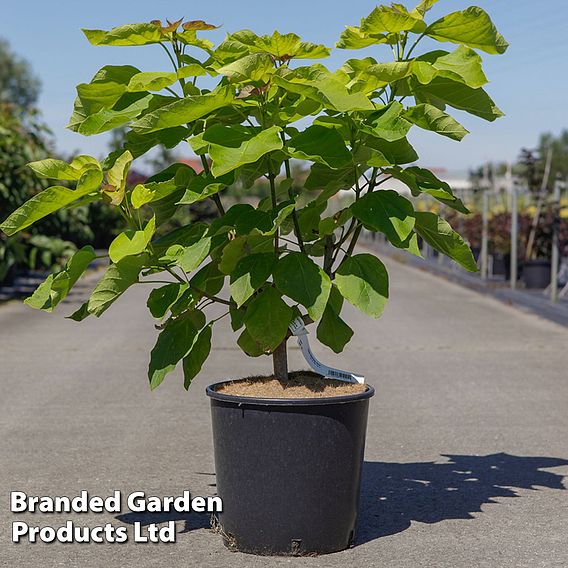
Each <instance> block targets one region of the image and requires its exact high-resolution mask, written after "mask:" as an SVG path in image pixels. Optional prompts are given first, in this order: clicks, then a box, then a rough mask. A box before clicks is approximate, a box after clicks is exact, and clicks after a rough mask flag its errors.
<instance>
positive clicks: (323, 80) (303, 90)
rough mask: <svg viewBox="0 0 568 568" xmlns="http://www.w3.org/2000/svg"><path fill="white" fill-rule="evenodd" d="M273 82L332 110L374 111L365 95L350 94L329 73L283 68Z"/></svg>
mask: <svg viewBox="0 0 568 568" xmlns="http://www.w3.org/2000/svg"><path fill="white" fill-rule="evenodd" d="M272 82H273V83H275V84H276V85H278V86H279V87H282V88H283V89H285V90H287V91H289V92H291V93H296V94H298V95H302V96H304V97H307V98H309V99H312V100H314V101H317V102H319V103H321V104H322V105H326V106H327V107H329V108H330V109H331V110H337V111H339V112H350V111H356V110H373V109H374V108H375V107H374V105H373V103H372V102H371V101H370V100H369V99H368V98H367V97H366V96H365V95H364V94H363V93H350V92H349V91H348V89H347V87H346V86H345V85H344V84H343V83H342V82H341V81H339V80H338V79H337V78H336V77H334V76H333V75H332V74H331V73H329V71H324V70H323V69H320V68H301V69H297V70H294V71H291V70H289V69H286V68H284V67H281V68H280V69H279V70H278V72H277V73H276V74H274V76H273V77H272Z"/></svg>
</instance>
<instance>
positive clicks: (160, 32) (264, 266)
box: [1, 0, 507, 388]
mask: <svg viewBox="0 0 568 568" xmlns="http://www.w3.org/2000/svg"><path fill="white" fill-rule="evenodd" d="M435 3H436V0H423V1H422V2H421V3H420V4H419V5H418V6H417V7H416V8H414V9H413V10H412V11H408V10H407V9H406V8H405V7H404V6H402V5H401V4H392V5H391V6H379V7H377V8H375V9H374V10H373V11H372V12H371V14H369V16H367V17H366V18H363V19H362V21H361V24H360V25H359V26H358V27H348V28H347V29H346V30H345V31H344V32H343V34H342V35H341V38H340V39H339V43H338V44H337V47H338V48H341V49H348V50H356V49H360V48H368V47H372V46H380V45H381V44H384V46H386V47H388V48H390V50H391V51H392V55H393V58H394V61H388V62H385V61H380V60H378V59H375V58H373V57H365V58H362V59H349V60H348V61H347V62H346V63H345V64H344V65H343V66H342V67H341V68H340V69H338V70H336V71H330V70H329V69H327V68H326V67H325V66H324V65H322V64H321V63H319V62H317V63H311V64H309V65H307V64H305V63H308V62H309V61H308V60H312V61H313V60H320V59H323V58H325V57H327V56H328V55H329V53H330V50H329V49H328V48H327V47H324V46H323V45H315V44H313V43H307V42H304V41H302V40H301V39H300V38H299V37H298V36H297V35H295V34H291V33H289V34H280V33H279V32H274V33H273V34H272V35H271V36H258V35H256V34H255V33H254V32H252V31H250V30H242V31H239V32H236V33H232V34H229V35H228V36H227V37H226V39H225V40H224V41H223V42H222V43H221V44H220V45H218V46H214V45H213V44H212V43H211V42H210V41H208V40H207V39H204V38H203V37H202V35H201V34H202V32H204V33H206V32H207V31H208V30H211V29H214V28H215V26H213V25H210V24H207V23H205V22H204V21H201V20H198V21H188V22H183V21H182V20H179V21H176V22H173V23H170V22H167V23H166V24H165V25H164V24H162V23H161V22H160V21H153V22H150V23H143V24H133V25H126V26H121V27H118V28H114V29H112V30H110V31H103V30H84V32H85V35H86V36H87V38H88V40H89V41H90V42H91V43H92V44H93V45H107V46H148V45H157V46H160V48H162V49H163V50H164V51H165V53H166V54H167V57H168V58H169V60H170V63H171V65H172V69H171V70H170V71H160V72H141V71H140V70H139V69H137V68H136V67H133V66H131V65H121V66H115V65H107V66H105V67H103V68H102V69H101V70H100V71H98V72H97V74H96V75H95V76H94V77H93V79H92V80H91V82H90V83H85V84H81V85H79V86H78V87H77V99H76V102H75V108H74V111H73V115H72V117H71V120H70V123H69V128H70V129H71V130H73V131H76V132H79V133H81V134H84V135H86V136H92V135H95V134H99V133H101V132H105V131H109V130H112V129H113V128H116V127H119V126H125V125H126V126H127V127H128V133H127V135H126V138H125V142H124V147H123V148H122V149H121V150H119V151H116V152H113V153H112V154H111V155H109V156H108V158H106V159H105V160H104V161H103V162H102V163H99V162H98V161H97V160H96V159H94V158H92V157H90V156H78V157H76V158H75V159H74V160H73V161H72V162H71V163H66V162H63V161H60V160H55V159H48V160H42V161H40V162H34V163H31V164H30V167H31V168H32V169H33V170H34V171H35V172H36V174H37V175H38V176H40V177H43V178H52V179H55V180H65V182H74V183H75V184H76V185H75V188H74V189H70V188H69V187H68V185H69V183H66V184H65V185H54V186H53V187H49V188H48V189H45V190H44V191H42V192H40V193H38V194H37V195H36V196H34V197H33V198H32V199H31V200H29V201H28V202H27V203H26V204H25V205H23V206H22V207H20V208H19V209H18V210H17V211H15V212H14V213H12V214H11V215H10V216H9V217H8V218H7V219H6V220H5V221H4V223H3V224H2V225H1V228H2V230H3V231H4V232H5V233H6V234H8V235H12V234H14V233H16V232H17V231H21V230H23V229H25V228H26V227H29V226H30V225H32V224H33V223H34V222H36V221H37V220H39V219H41V218H42V217H45V216H46V215H49V214H50V213H53V212H54V211H57V210H59V209H61V208H63V207H74V206H78V205H82V204H85V203H88V202H91V201H94V200H99V199H104V200H106V201H108V202H109V203H110V204H112V206H114V207H117V208H118V209H119V211H120V212H121V213H122V215H123V216H124V217H125V218H126V219H127V221H128V224H129V229H128V230H126V231H124V232H123V233H121V234H119V235H118V236H117V237H116V238H115V239H114V241H113V242H112V244H111V246H110V249H109V251H108V255H109V257H110V265H109V267H108V269H107V271H106V273H105V274H104V276H103V277H102V279H101V280H100V281H99V283H98V284H97V285H96V287H95V289H94V290H93V292H92V294H91V296H90V298H89V300H88V301H87V302H86V303H85V304H84V305H83V306H81V308H80V309H79V310H78V311H77V312H75V313H74V314H73V315H72V316H71V318H72V319H74V320H77V321H80V320H83V319H85V318H86V317H88V316H91V315H94V316H97V317H98V316H100V315H102V314H103V312H105V311H106V310H107V309H108V308H109V307H110V306H111V305H112V304H113V303H114V302H115V301H116V300H117V299H118V298H119V297H120V296H121V295H122V294H123V293H124V292H125V291H126V290H127V289H128V288H129V287H130V286H132V285H134V284H138V283H145V282H152V275H155V274H157V273H164V272H165V273H167V274H168V277H169V278H170V279H171V282H169V283H167V284H164V285H162V286H160V287H153V288H152V290H151V292H150V295H149V298H148V308H149V309H150V311H151V313H152V315H153V316H154V317H155V318H156V319H157V320H159V321H160V324H159V326H158V327H159V328H160V329H161V331H160V334H159V336H158V339H157V343H156V345H155V347H154V348H153V349H152V353H151V360H150V367H149V379H150V385H151V387H152V388H155V387H156V386H158V385H159V384H160V383H161V382H162V381H163V379H164V377H165V376H166V375H167V374H168V373H169V372H170V371H172V370H173V369H174V368H175V367H176V365H177V364H178V363H180V362H182V365H183V371H184V376H185V386H186V387H188V386H189V384H190V382H191V380H192V379H193V377H194V376H195V375H196V374H197V373H198V372H199V370H200V369H201V367H202V364H203V363H204V361H205V360H206V359H207V357H208V356H209V353H210V347H211V334H212V330H213V327H214V325H215V323H216V321H217V320H218V319H219V317H217V318H212V316H210V315H208V309H207V307H208V306H209V305H211V304H214V303H217V304H221V305H223V306H224V307H225V308H226V314H225V315H230V319H231V324H232V327H233V330H234V331H235V332H237V333H238V334H239V335H238V345H239V346H240V348H241V349H242V350H243V351H244V352H245V353H246V354H247V355H250V356H252V357H257V356H260V355H263V354H271V353H272V354H274V371H275V374H276V376H278V377H279V378H285V377H286V373H287V364H286V347H285V346H286V339H287V337H288V333H289V331H288V326H289V324H290V323H291V321H292V320H293V319H295V318H296V317H298V316H299V315H301V316H302V317H304V320H305V321H306V322H307V323H311V322H316V323H317V337H318V339H319V340H320V341H321V342H322V343H324V344H325V345H327V346H328V347H330V348H331V349H333V351H335V352H336V353H339V352H341V351H342V350H343V348H344V347H345V345H346V344H347V343H348V342H349V340H350V339H351V336H352V335H353V332H352V330H351V328H350V327H349V325H348V324H347V323H346V322H345V321H343V320H342V319H341V317H340V315H341V311H342V305H343V302H344V300H346V301H347V302H349V303H351V304H353V305H354V306H356V307H357V308H359V309H360V310H361V311H362V312H364V313H365V314H368V315H369V316H372V317H379V316H380V315H381V313H382V312H383V310H384V308H385V304H386V303H387V298H388V294H389V285H388V275H387V271H386V270H385V267H384V265H383V264H382V262H381V261H380V260H379V259H378V258H377V257H376V256H374V255H373V254H370V253H368V252H363V253H358V252H357V253H356V251H355V245H356V243H357V239H358V237H359V236H360V233H361V231H362V229H363V228H365V229H368V230H370V231H378V232H381V233H383V234H384V235H385V237H386V239H388V241H389V242H390V244H391V245H393V246H395V247H398V248H400V249H404V250H407V251H409V252H411V253H413V254H416V255H420V252H419V249H418V240H417V239H418V236H420V237H421V238H422V239H423V240H424V241H425V242H427V243H428V244H429V245H430V246H432V247H433V248H434V249H436V250H438V251H439V252H440V253H442V254H445V255H447V256H449V257H450V258H452V259H453V260H454V261H456V262H457V263H458V264H460V265H462V266H463V267H465V268H466V269H467V270H471V271H474V270H476V264H475V261H474V258H473V256H472V254H471V251H470V249H469V247H468V246H467V244H466V243H465V242H464V241H463V239H462V238H461V237H460V236H459V235H458V234H457V233H456V232H454V231H453V230H452V228H451V227H450V225H449V224H448V223H447V222H445V221H444V220H443V219H441V218H440V217H438V216H437V215H436V214H435V213H431V212H427V211H426V212H419V211H416V210H415V208H414V206H413V202H412V201H411V200H409V199H407V198H405V197H403V196H402V195H400V194H399V193H397V192H395V191H392V190H389V183H388V182H389V180H390V179H393V178H394V179H397V180H400V181H401V182H403V183H404V184H406V185H407V186H408V188H409V189H410V192H411V193H412V195H413V196H414V197H418V196H419V195H420V194H428V195H429V196H431V197H432V198H435V199H437V200H438V201H440V202H441V203H443V204H445V205H446V206H447V207H451V208H453V209H456V210H458V211H461V212H463V213H467V210H466V208H465V207H464V205H463V203H462V202H461V201H460V200H459V199H458V198H457V197H456V196H454V194H453V193H452V190H451V188H450V187H449V186H448V184H447V183H444V182H443V181H441V180H439V179H437V177H436V176H435V175H434V174H432V173H431V172H430V171H428V170H426V169H422V168H420V167H416V166H409V165H408V164H412V163H414V162H416V160H417V159H418V156H417V155H416V152H415V151H414V149H413V147H412V146H411V144H410V143H409V142H408V140H407V134H408V132H409V131H410V129H411V128H412V127H413V126H417V127H419V128H422V129H426V130H430V131H432V132H435V133H437V134H440V135H442V136H446V137H448V138H451V139H453V140H461V139H462V138H463V137H464V136H465V135H466V134H467V131H466V129H465V128H464V127H463V126H461V125H460V124H459V123H458V122H457V121H456V120H455V119H454V118H453V117H452V116H451V115H450V114H448V113H447V108H448V107H452V108H454V109H458V110H462V111H466V112H468V113H470V114H473V115H475V116H478V117H480V118H482V119H485V120H489V121H493V120H495V119H496V118H498V117H500V116H501V115H502V113H501V111H500V110H499V109H498V108H497V106H496V105H495V104H494V103H493V101H492V100H491V98H490V97H489V95H488V94H487V93H486V92H485V91H484V90H483V85H484V84H485V83H486V82H487V79H486V77H485V75H484V73H483V69H482V60H481V57H480V55H479V53H478V52H479V51H484V52H486V53H490V54H498V53H503V52H504V51H505V50H506V48H507V42H506V41H505V40H504V38H503V37H502V36H501V35H500V34H499V33H498V32H497V30H496V29H495V26H494V25H493V23H492V22H491V20H490V18H489V16H488V15H487V14H486V13H485V12H484V11H483V10H482V9H480V8H477V7H470V8H468V9H466V10H464V11H457V12H453V13H451V14H448V15H446V16H444V17H442V18H440V19H438V20H436V21H433V22H432V23H427V22H426V21H425V18H426V16H427V12H428V11H429V9H430V8H431V7H432V5H433V4H435ZM423 38H430V43H431V40H432V39H433V40H437V41H439V42H443V43H444V44H446V43H448V44H455V45H457V47H456V48H451V49H452V50H451V51H447V50H445V49H435V50H432V51H428V52H426V53H421V54H420V55H419V54H418V49H417V47H418V46H419V44H420V42H421V41H422V40H423ZM444 47H446V46H444ZM448 47H450V46H448ZM379 49H380V48H377V49H376V52H377V54H378V53H379ZM200 54H201V55H200ZM204 82H205V83H207V85H208V86H210V87H211V86H213V85H214V87H213V88H211V89H208V88H202V86H203V83H204ZM200 85H201V86H200ZM184 141H187V142H188V143H189V145H190V146H191V148H192V149H193V151H194V152H195V153H196V154H197V155H198V156H199V157H200V159H201V162H202V164H203V171H200V172H197V171H194V170H193V169H192V168H191V167H189V166H188V165H186V164H183V163H176V164H173V165H172V166H170V167H168V168H166V169H165V170H163V171H161V172H159V173H157V174H156V175H154V176H152V177H151V178H150V179H148V180H147V181H146V182H145V183H144V184H140V185H136V186H135V187H134V188H127V185H126V178H127V174H128V171H129V168H130V166H131V164H132V162H133V160H135V159H136V158H139V157H140V156H143V155H144V154H145V153H146V152H148V151H149V150H151V149H152V148H154V147H156V146H160V145H162V146H164V147H166V148H173V147H176V146H177V145H179V144H180V143H182V142H184ZM291 160H298V161H301V162H304V163H307V164H308V165H309V168H310V169H309V175H308V177H307V179H306V180H305V183H304V184H303V185H302V187H301V188H298V187H296V184H294V183H293V178H292V174H291V170H292V169H291ZM259 178H266V179H267V180H268V182H269V184H270V197H268V198H266V199H263V200H261V201H260V202H259V203H258V206H256V207H253V206H252V205H249V204H236V205H233V206H232V207H230V208H228V209H226V208H225V206H224V204H223V192H224V190H225V189H226V188H227V187H229V186H231V185H232V184H234V183H235V182H236V181H237V180H238V181H239V183H244V184H246V185H248V186H250V185H252V184H253V183H254V182H255V180H258V179H259ZM342 189H352V190H353V192H354V201H353V203H352V204H351V205H350V206H349V207H346V208H344V209H341V210H340V211H338V212H336V213H335V214H333V215H330V214H329V213H328V202H329V200H330V199H331V198H332V197H333V196H334V195H335V194H337V193H338V192H339V191H340V190H342ZM205 199H209V200H212V201H213V202H214V203H215V205H216V208H217V210H218V218H216V219H215V220H214V221H213V222H211V223H210V224H206V223H203V222H195V223H191V224H189V225H186V226H183V227H181V228H178V229H175V230H173V231H171V232H169V233H166V234H162V235H161V236H159V237H156V236H155V233H156V230H157V229H159V228H160V227H161V226H162V225H164V224H165V223H167V222H168V220H169V219H170V218H171V217H172V215H173V214H174V213H175V212H176V211H177V210H178V209H179V208H180V207H184V206H188V205H191V204H192V203H195V202H198V201H201V200H205ZM94 258H95V252H94V250H93V249H92V247H89V246H87V247H84V248H82V249H81V250H79V251H78V252H77V253H76V254H75V255H74V256H73V257H72V258H71V260H70V261H69V262H68V264H67V266H66V268H65V269H64V270H63V271H61V272H59V273H58V274H54V275H50V276H49V277H48V278H47V280H46V281H45V282H44V283H43V284H41V285H40V287H39V288H38V289H37V290H36V292H35V293H34V294H33V295H32V296H31V297H30V298H28V299H27V300H26V303H27V304H28V305H30V306H31V307H34V308H39V309H42V310H45V311H52V310H53V309H54V308H55V307H56V306H57V304H59V303H60V302H61V301H62V300H63V299H64V298H65V297H66V295H67V294H68V293H69V291H70V290H71V288H72V287H73V285H74V284H75V283H76V282H77V280H78V279H79V277H80V276H81V275H82V274H83V272H84V271H85V270H86V268H87V267H88V266H89V264H90V263H91V262H92V261H93V259H94ZM226 284H228V289H229V293H228V294H227V293H225V292H224V291H225V289H226V288H225V285H226ZM217 313H218V312H217Z"/></svg>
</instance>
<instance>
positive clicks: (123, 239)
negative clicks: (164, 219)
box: [108, 217, 156, 263]
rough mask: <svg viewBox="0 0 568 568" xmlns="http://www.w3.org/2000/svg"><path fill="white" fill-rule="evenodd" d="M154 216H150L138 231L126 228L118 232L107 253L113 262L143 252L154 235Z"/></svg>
mask: <svg viewBox="0 0 568 568" xmlns="http://www.w3.org/2000/svg"><path fill="white" fill-rule="evenodd" d="M155 230H156V218H155V217H152V218H151V219H150V220H149V221H148V223H146V226H145V227H144V229H142V230H140V231H133V230H128V231H124V232H122V233H120V234H119V235H117V236H116V237H115V239H114V240H113V241H112V243H110V246H109V249H108V255H109V257H110V260H111V261H112V262H114V263H117V262H120V261H121V260H122V259H123V258H125V257H127V256H134V255H137V254H140V253H141V252H144V251H145V250H146V247H147V246H148V244H149V243H150V241H151V240H152V237H153V236H154V231H155Z"/></svg>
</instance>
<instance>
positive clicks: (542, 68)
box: [0, 0, 568, 170]
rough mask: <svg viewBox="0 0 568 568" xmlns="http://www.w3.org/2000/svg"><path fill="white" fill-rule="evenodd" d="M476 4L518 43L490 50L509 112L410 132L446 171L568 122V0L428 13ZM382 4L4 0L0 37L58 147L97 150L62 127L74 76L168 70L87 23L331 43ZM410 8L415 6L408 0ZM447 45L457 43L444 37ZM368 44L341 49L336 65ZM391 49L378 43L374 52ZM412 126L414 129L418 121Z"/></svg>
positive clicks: (96, 142) (157, 56)
mask: <svg viewBox="0 0 568 568" xmlns="http://www.w3.org/2000/svg"><path fill="white" fill-rule="evenodd" d="M472 3H474V4H477V5H478V6H481V7H482V8H484V9H485V10H487V11H488V12H489V13H490V14H491V16H492V18H493V21H494V22H495V23H496V25H497V27H498V29H499V30H500V31H501V33H502V34H503V35H504V36H505V37H506V39H507V40H508V41H509V42H510V43H511V47H510V48H509V50H508V51H507V53H506V54H505V55H504V56H490V55H483V56H484V59H485V62H486V73H487V75H488V77H489V79H490V81H491V83H490V84H489V85H488V86H487V90H488V91H489V93H490V94H491V95H492V97H493V98H494V99H495V101H496V102H497V104H498V105H499V106H500V107H501V109H502V110H503V111H504V112H505V113H506V115H507V116H506V117H505V118H503V119H500V120H498V121H497V122H494V123H486V122H484V121H482V120H478V119H475V118H473V117H472V118H470V117H468V116H465V115H463V114H461V113H456V116H457V117H458V119H459V120H461V122H462V123H463V124H464V125H465V126H466V127H467V128H468V129H469V130H470V131H471V134H470V135H469V136H467V137H466V138H465V139H464V140H463V141H462V142H461V143H457V142H453V141H451V140H447V139H445V138H442V137H440V136H436V135H434V134H429V133H421V132H416V134H414V135H413V136H412V141H413V143H414V145H415V147H416V149H417V151H418V153H419V155H420V156H421V163H422V164H423V165H425V166H430V167H445V168H447V169H449V170H466V169H467V168H469V167H473V166H475V165H478V164H480V163H482V162H483V161H486V160H495V161H497V160H511V159H514V158H515V157H516V156H517V155H518V152H519V149H520V148H521V146H532V145H535V144H536V142H537V140H538V137H539V134H540V133H541V132H545V131H551V132H553V133H558V132H560V130H562V129H563V128H568V105H567V103H566V98H567V94H568V64H567V62H568V57H567V56H568V36H566V35H565V31H564V30H565V26H566V21H567V20H568V2H566V0H541V1H540V2H535V1H534V0H478V1H477V2H465V1H462V0H440V1H439V3H438V4H437V5H436V6H435V8H434V9H433V10H432V12H431V13H430V16H429V18H428V20H430V21H432V20H433V19H436V18H437V17H439V16H440V15H441V14H443V13H444V12H449V11H453V10H458V9H463V8H465V7H467V6H469V5H470V4H472ZM375 5H376V4H375V3H374V2H371V1H365V0H348V1H341V2H340V1H337V0H327V1H325V0H310V1H306V0H287V1H286V2H270V1H260V0H248V1H247V0H240V1H239V2H235V1H227V0H225V1H220V0H208V1H207V2H199V3H197V2H196V3H191V2H188V0H183V1H181V0H165V1H156V0H154V1H149V0H136V1H125V0H114V1H111V0H97V1H94V2H77V1H76V0H75V1H71V0H58V1H57V2H53V1H51V2H49V1H38V0H28V1H27V2H26V1H23V0H20V1H19V2H14V1H13V0H12V1H10V2H9V4H8V2H6V4H5V6H4V10H3V16H4V18H3V23H2V26H1V27H0V36H2V37H4V38H6V39H8V41H9V42H10V44H11V45H12V48H13V49H14V50H15V51H16V52H17V53H19V54H20V55H22V56H24V57H26V58H27V59H28V60H29V61H30V62H31V63H32V66H33V69H34V71H35V73H36V74H37V75H38V76H39V77H40V78H41V81H42V84H43V89H42V95H41V99H40V107H41V109H42V111H43V114H44V116H45V119H46V120H47V122H48V124H49V125H50V127H51V128H52V130H53V132H54V134H55V137H56V142H57V147H58V148H59V149H60V150H62V151H64V152H72V151H74V150H81V151H83V152H87V153H92V154H94V155H96V156H100V155H103V154H104V153H105V151H106V144H107V136H106V135H104V134H103V135H98V136H94V137H89V138H85V137H83V136H81V135H79V134H76V133H73V132H70V131H68V130H66V129H65V124H66V123H67V120H68V117H69V115H70V113H71V109H72V105H73V100H74V98H75V85H76V84H78V83H82V82H88V81H89V80H90V78H91V77H92V75H93V74H94V73H95V72H96V71H97V70H98V69H99V68H100V67H102V66H103V65H106V64H132V65H135V66H137V67H139V68H140V69H142V70H144V71H160V70H169V68H168V65H169V62H168V61H167V60H166V59H165V54H164V53H163V51H162V50H161V49H160V48H159V47H158V46H148V47H139V48H125V47H94V46H91V45H90V44H89V43H88V42H87V40H86V38H85V37H84V36H83V34H82V32H81V28H82V27H84V28H101V29H108V28H111V27H113V26H116V25H121V24H126V23H134V22H141V21H149V20H152V19H162V20H165V19H166V18H169V19H170V20H174V19H179V18H181V17H182V16H183V17H185V18H186V19H190V20H192V19H204V20H207V21H209V22H211V23H216V24H222V26H223V27H222V28H221V29H220V30H217V31H214V32H210V34H211V35H210V36H208V37H209V38H210V39H212V40H213V41H220V40H221V39H222V38H223V36H224V35H225V34H226V33H227V32H230V31H236V30H238V29H242V28H251V29H253V30H254V31H256V32H257V33H269V32H272V31H273V30H274V29H275V28H277V29H278V30H279V31H281V32H288V31H294V32H296V33H298V34H299V35H301V36H302V37H303V38H304V39H305V40H308V41H313V42H317V43H324V44H326V45H330V46H331V45H333V44H334V42H335V41H336V39H337V37H338V36H339V34H340V33H341V31H342V29H343V28H344V26H345V25H356V24H357V23H358V21H359V19H360V18H361V17H362V16H365V15H367V14H368V13H369V12H370V11H371V10H372V9H373V7H374V6H375ZM410 7H411V6H410ZM446 46H447V47H448V48H449V47H451V44H446ZM360 54H362V52H356V51H341V50H335V51H334V54H333V56H332V58H331V59H329V60H328V65H329V66H330V67H332V68H335V67H336V66H339V65H340V64H341V62H342V61H343V60H344V59H346V58H348V57H353V56H359V55H360ZM386 55H387V54H386V52H382V51H380V52H376V53H375V56H376V57H377V59H380V58H381V57H383V59H384V58H385V57H386ZM414 130H415V131H416V130H417V129H414Z"/></svg>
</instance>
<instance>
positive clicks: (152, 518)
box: [115, 511, 211, 534]
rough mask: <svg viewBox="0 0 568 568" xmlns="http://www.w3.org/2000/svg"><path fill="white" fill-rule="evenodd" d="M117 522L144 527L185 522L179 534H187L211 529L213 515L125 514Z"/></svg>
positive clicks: (174, 513)
mask: <svg viewBox="0 0 568 568" xmlns="http://www.w3.org/2000/svg"><path fill="white" fill-rule="evenodd" d="M115 519H116V520H117V521H120V522H122V523H125V524H127V525H133V524H134V523H140V524H141V525H142V526H143V527H145V526H148V525H151V524H153V523H156V524H160V523H167V522H168V521H183V522H184V523H185V524H184V527H183V530H182V531H179V533H178V534H183V533H187V532H189V531H193V530H196V529H209V528H211V515H210V514H209V513H178V512H176V511H172V512H169V513H125V514H124V515H117V516H116V517H115Z"/></svg>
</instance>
